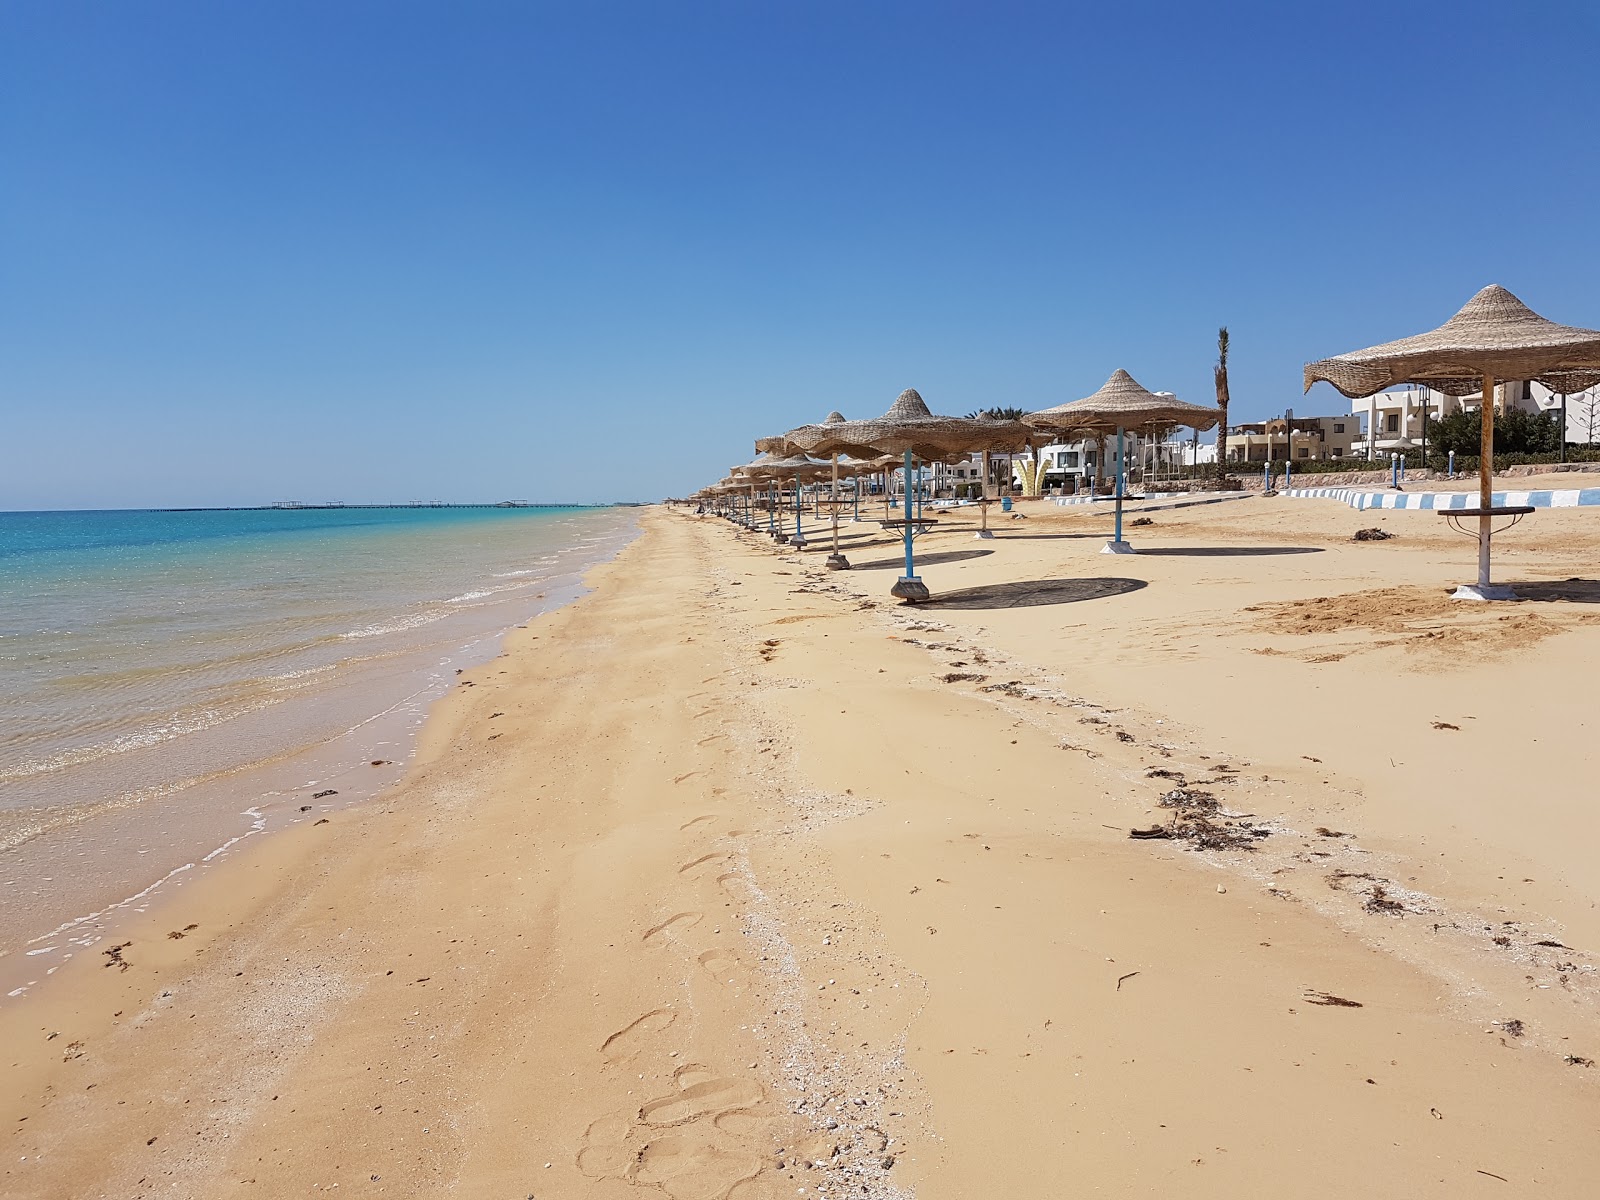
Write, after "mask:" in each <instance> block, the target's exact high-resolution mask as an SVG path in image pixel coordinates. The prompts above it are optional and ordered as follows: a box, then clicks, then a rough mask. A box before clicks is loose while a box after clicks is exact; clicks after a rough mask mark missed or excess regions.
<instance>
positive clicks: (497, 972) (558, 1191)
mask: <svg viewBox="0 0 1600 1200" xmlns="http://www.w3.org/2000/svg"><path fill="white" fill-rule="evenodd" d="M1022 509H1023V511H1024V512H1025V513H1026V516H1024V517H1022V518H1021V519H1018V520H1006V519H1001V518H1000V517H999V516H998V513H996V514H995V515H996V520H995V521H994V525H995V527H996V530H997V533H998V534H999V536H997V537H996V538H995V539H994V540H992V541H988V542H983V541H976V540H974V539H973V538H972V537H971V529H972V528H973V524H972V522H971V520H970V514H967V513H962V514H957V515H954V516H950V517H948V518H947V519H946V520H945V521H944V523H943V524H941V526H940V527H939V529H938V530H937V531H936V532H934V533H930V534H929V535H927V536H926V538H925V539H923V541H922V542H920V543H919V549H921V550H922V551H923V552H924V555H925V558H924V562H925V563H926V564H927V565H926V567H925V568H924V569H923V572H922V574H923V577H924V579H925V580H926V581H927V583H928V585H929V587H930V588H932V590H933V591H934V593H935V602H934V603H933V604H931V605H927V606H921V607H918V608H914V609H913V608H906V607H902V606H899V605H896V604H895V603H894V602H892V601H891V600H889V598H888V596H887V591H888V588H889V585H890V584H891V583H892V581H893V578H894V576H895V575H896V573H897V570H896V565H897V562H898V551H897V547H896V545H895V544H893V543H892V542H890V541H889V540H888V539H887V538H886V537H884V536H883V535H882V534H881V533H880V532H879V530H878V527H877V526H876V524H875V523H871V522H868V523H863V524H858V525H856V524H847V525H846V526H844V531H845V540H846V543H847V545H846V552H847V553H848V554H849V555H850V557H851V559H852V561H853V562H854V563H855V565H856V569H855V570H852V571H850V572H841V573H834V574H829V573H827V572H825V571H824V570H822V562H821V559H822V553H820V552H818V551H816V550H812V551H810V552H807V553H805V554H797V553H795V552H793V551H791V550H785V549H779V548H776V547H774V546H773V545H772V544H771V543H770V542H769V541H768V539H767V538H766V537H765V536H763V535H759V534H749V533H740V532H737V531H735V530H734V529H733V528H732V527H730V526H729V525H727V524H725V523H723V522H720V521H717V520H715V519H713V518H709V517H707V518H701V519H696V518H694V517H693V516H690V515H687V514H683V513H676V512H667V511H661V510H657V511H653V512H651V513H649V514H648V515H646V517H645V518H644V519H645V523H646V535H645V536H644V537H643V538H641V539H640V540H639V541H637V542H636V543H634V544H633V545H632V546H630V547H629V548H628V549H627V550H626V551H625V552H624V553H623V555H622V556H621V557H620V559H619V560H618V561H617V562H615V563H613V564H609V565H607V566H605V567H602V568H599V569H597V570H596V571H595V572H594V574H593V577H592V580H591V582H592V583H593V584H594V585H595V587H596V588H597V590H596V592H595V593H594V594H592V595H591V596H589V597H587V598H586V599H584V600H583V601H581V602H579V603H578V604H576V605H573V606H571V607H569V608H566V609H563V610H561V611H559V612H557V613H554V614H551V615H549V616H547V617H544V618H541V619H539V620H538V621H537V622H534V623H532V624H531V625H530V626H529V627H528V629H527V630H526V631H523V632H519V633H516V634H514V635H513V637H512V638H511V639H510V640H509V642H508V644H507V646H506V652H505V654H504V655H503V656H502V657H500V658H499V659H497V660H495V661H493V662H492V663H490V664H487V665H486V666H484V667H482V668H479V669H477V670H475V671H472V672H470V673H469V674H468V676H467V677H466V678H465V680H464V686H462V687H461V688H459V689H458V690H457V692H456V693H455V695H453V696H452V697H451V698H450V699H449V700H447V701H446V702H445V703H443V704H442V705H441V706H440V707H439V709H438V710H437V711H436V712H435V714H434V716H433V717H432V719H431V720H430V723H429V726H428V728H427V730H426V744H425V747H424V751H423V753H422V754H421V755H420V756H419V759H418V765H417V766H416V768H415V769H414V770H413V771H412V772H411V773H410V775H409V776H408V777H407V779H406V780H405V781H404V782H403V783H402V784H401V785H400V786H399V787H398V788H396V789H395V790H394V791H392V792H391V793H389V794H387V795H386V796H384V797H383V798H382V799H381V800H379V801H376V802H374V803H372V804H370V805H368V806H366V807H364V808H360V809H355V810H350V811H347V812H343V813H340V814H337V815H336V816H334V817H333V818H332V819H331V820H330V821H329V823H327V824H325V825H321V824H319V825H317V826H314V827H310V828H304V829H300V830H297V831H295V832H293V833H290V834H286V835H283V836H282V837H279V838H277V839H275V840H274V841H271V842H269V843H267V844H266V845H265V846H263V847H262V848H260V849H258V850H256V851H255V852H253V853H252V854H251V855H250V856H248V857H245V858H242V859H241V860H239V861H238V862H236V863H234V864H231V865H229V866H228V867H226V868H225V869H222V870H219V871H217V872H215V873H214V874H213V875H212V876H211V877H210V878H209V879H208V880H207V881H206V882H205V883H203V884H202V885H200V886H198V887H192V888H190V889H187V890H186V891H185V893H184V894H183V895H182V896H180V897H178V898H176V899H175V900H173V901H172V902H171V903H169V904H168V905H167V907H165V908H163V909H161V910H159V911H158V912H156V913H153V914H152V915H151V916H150V917H149V918H148V919H147V920H146V921H145V922H144V923H143V924H142V925H141V926H140V927H139V928H137V929H135V931H134V932H133V933H132V934H131V935H130V936H129V937H127V938H125V939H124V940H125V941H126V942H127V943H128V944H127V945H125V946H123V947H121V948H120V949H119V950H118V951H117V952H116V954H115V955H101V956H99V957H100V959H101V961H102V962H103V963H104V964H105V965H101V964H100V963H99V962H93V963H91V962H87V961H84V960H81V959H80V960H79V961H78V962H77V963H75V964H73V966H72V967H71V968H69V969H68V970H66V971H63V972H62V974H61V975H60V976H58V977H57V979H56V980H55V981H54V982H55V986H54V987H52V988H50V989H46V990H44V991H43V992H42V993H41V994H40V995H39V996H37V997H34V998H28V999H27V1000H25V1002H23V1003H21V1004H18V1005H15V1006H13V1007H11V1008H9V1009H6V1010H3V1011H0V1044H3V1045H4V1047H5V1062H6V1067H7V1076H6V1087H5V1089H4V1096H5V1104H4V1107H3V1109H0V1119H3V1120H4V1122H5V1129H6V1133H7V1137H8V1139H9V1140H8V1144H7V1150H8V1154H7V1156H6V1158H5V1160H4V1166H3V1169H0V1194H3V1195H4V1196H7V1197H30V1198H31V1197H74V1198H77V1197H97V1196H106V1197H117V1198H119V1200H120V1198H124V1197H141V1196H151V1197H154V1196H185V1197H187V1196H195V1197H200V1196H204V1197H213V1196H236V1195H237V1196H289V1195H297V1196H298V1195H310V1194H314V1193H315V1194H323V1193H326V1192H329V1191H331V1190H332V1189H334V1188H335V1187H337V1189H338V1191H339V1194H341V1195H355V1196H368V1195H372V1196H376V1195H386V1196H429V1197H431V1196H439V1195H444V1194H447V1193H450V1194H456V1195H462V1196H471V1197H479V1196H482V1197H514V1198H521V1197H537V1198H538V1200H553V1198H565V1197H592V1198H596V1200H637V1198H639V1197H650V1196H658V1197H659V1196H666V1197H671V1198H672V1200H691V1198H693V1200H712V1198H719V1197H728V1198H729V1200H755V1198H767V1197H774V1198H775V1197H792V1196H805V1197H847V1196H849V1197H886V1196H911V1195H915V1196H918V1197H923V1198H925V1200H933V1198H945V1197H948V1198H968V1197H990V1196H993V1197H1041V1198H1043V1197H1056V1196H1062V1195H1069V1194H1070V1195H1088V1194H1100V1195H1106V1196H1130V1197H1131V1196H1155V1195H1162V1196H1166V1195H1173V1196H1186V1197H1190V1196H1192V1197H1237V1196H1242V1195H1272V1196H1279V1197H1349V1196H1355V1195H1381V1196H1406V1197H1463V1196H1467V1197H1470V1196H1480V1195H1481V1196H1522V1195H1541V1196H1552V1197H1579V1196H1588V1195H1592V1194H1594V1186H1595V1185H1594V1179H1595V1178H1596V1177H1597V1171H1600V1138H1596V1136H1595V1131H1596V1124H1597V1121H1600V1091H1597V1088H1600V1069H1596V1068H1593V1067H1591V1066H1589V1065H1587V1060H1589V1059H1596V1060H1600V1019H1597V1009H1596V997H1597V995H1600V979H1597V976H1596V970H1595V967H1596V963H1597V961H1600V960H1597V959H1596V957H1595V956H1594V955H1592V954H1591V953H1590V948H1591V947H1596V948H1600V914H1597V911H1596V908H1595V904H1596V901H1597V900H1600V884H1597V882H1596V877H1595V875H1594V872H1593V870H1592V861H1593V857H1594V847H1595V846H1596V844H1597V840H1600V806H1596V805H1595V804H1594V803H1593V800H1594V797H1595V794H1596V785H1595V783H1594V780H1595V779H1596V778H1597V777H1600V774H1597V771H1596V766H1597V764H1596V752H1595V749H1594V746H1595V736H1594V735H1595V730H1594V729H1593V724H1594V712H1595V706H1594V702H1593V700H1592V699H1590V698H1589V697H1592V695H1593V681H1594V680H1595V679H1596V678H1597V677H1600V674H1597V672H1600V626H1597V624H1596V620H1597V618H1600V607H1596V605H1595V602H1596V601H1597V600H1600V584H1597V583H1595V582H1593V580H1594V579H1595V576H1596V571H1595V569H1594V566H1593V564H1594V562H1595V555H1596V551H1597V550H1600V512H1595V511H1592V510H1567V511H1555V512H1540V513H1538V514H1535V516H1533V517H1531V518H1529V520H1528V522H1526V523H1525V524H1524V525H1523V526H1522V527H1521V528H1520V529H1519V530H1518V531H1517V532H1516V533H1515V534H1512V535H1508V536H1507V537H1506V538H1504V539H1502V540H1501V542H1500V543H1499V544H1498V550H1499V553H1498V556H1497V560H1498V562H1499V564H1500V565H1501V568H1502V569H1501V570H1500V572H1499V575H1500V577H1502V578H1505V579H1507V580H1525V581H1529V582H1533V583H1538V584H1539V585H1540V587H1541V588H1542V590H1539V589H1533V590H1535V591H1537V593H1538V594H1539V595H1540V596H1541V599H1539V600H1535V601H1531V602H1528V603H1523V604H1518V605H1511V606H1482V607H1480V606H1472V605H1463V604H1452V603H1449V602H1446V601H1445V600H1444V599H1443V595H1444V592H1443V589H1444V588H1445V587H1446V585H1448V584H1451V583H1453V582H1456V581H1458V580H1459V579H1461V578H1464V577H1465V576H1466V574H1468V573H1469V572H1470V569H1471V566H1472V558H1473V551H1472V545H1471V543H1470V542H1469V541H1468V540H1467V539H1465V538H1461V537H1459V536H1457V535H1453V534H1450V533H1449V532H1448V531H1446V530H1444V529H1443V527H1442V520H1441V518H1439V517H1437V516H1435V515H1434V514H1429V513H1403V512H1389V513H1374V512H1367V513H1357V512H1354V511H1352V510H1350V509H1347V508H1344V507H1343V506H1340V505H1337V504H1334V503H1332V502H1326V501H1293V500H1287V499H1277V500H1274V499H1271V498H1266V499H1263V498H1252V499H1248V500H1242V501H1233V502H1229V503H1226V504H1222V505H1217V506H1214V507H1196V508H1188V509H1177V510H1160V511H1153V512H1151V513H1150V514H1149V516H1150V519H1151V521H1152V522H1153V524H1151V525H1149V526H1140V527H1133V528H1130V530H1129V535H1130V537H1132V538H1133V539H1134V540H1135V543H1136V545H1138V546H1139V547H1140V548H1141V550H1143V551H1145V552H1144V553H1141V554H1140V555H1138V556H1131V557H1121V558H1116V557H1110V556H1105V557H1102V556H1100V555H1098V554H1097V553H1096V551H1097V550H1098V549H1099V546H1100V544H1101V541H1102V540H1103V538H1104V536H1105V533H1106V528H1107V525H1108V522H1109V514H1108V513H1106V512H1104V511H1092V512H1090V511H1083V510H1069V509H1056V508H1054V507H1048V508H1047V507H1046V506H1044V505H1039V504H1030V505H1024V506H1022ZM1134 515H1137V514H1134ZM1372 525H1378V526H1381V527H1383V528H1385V529H1388V530H1390V531H1391V532H1393V533H1395V534H1397V536H1396V537H1395V538H1394V539H1393V540H1390V541H1385V542H1376V543H1354V542H1352V541H1351V540H1350V538H1351V535H1352V534H1353V533H1354V531H1355V530H1356V529H1358V528H1362V527H1366V526H1372ZM813 544H814V545H815V546H821V545H822V542H821V541H820V540H819V541H817V542H815V543H813ZM1162 551H1168V553H1162ZM1570 578H1576V579H1577V580H1578V581H1579V582H1567V581H1568V580H1569V579H1570ZM1585 580H1587V581H1589V582H1583V581H1585ZM466 684H470V685H471V686H466ZM1163 798H1165V802H1163ZM1156 827H1159V828H1160V829H1161V830H1162V831H1166V832H1172V833H1175V834H1178V835H1179V836H1177V837H1174V838H1152V839H1150V840H1135V839H1131V838H1130V837H1129V831H1130V830H1132V829H1135V828H1138V829H1151V828H1156ZM177 934H183V936H182V937H177V936H175V935H177ZM108 949H109V948H108ZM124 967H125V969H124Z"/></svg>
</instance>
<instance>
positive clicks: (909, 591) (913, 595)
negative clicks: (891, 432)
mask: <svg viewBox="0 0 1600 1200" xmlns="http://www.w3.org/2000/svg"><path fill="white" fill-rule="evenodd" d="M905 472H906V499H905V512H906V519H905V523H904V524H903V525H902V526H901V528H902V529H903V530H904V531H905V540H906V573H905V574H904V575H903V576H901V577H900V578H899V579H898V580H896V581H895V585H894V586H893V587H892V588H890V589H889V594H890V595H891V596H898V597H900V599H902V600H905V601H907V602H908V603H911V604H915V603H917V602H918V601H919V600H926V599H927V598H928V589H927V586H926V585H925V584H924V583H923V582H922V580H920V579H918V578H917V564H916V558H915V556H914V554H913V553H912V549H911V539H912V538H913V537H914V536H915V532H914V530H913V529H912V521H911V451H909V450H907V451H906V463H905Z"/></svg>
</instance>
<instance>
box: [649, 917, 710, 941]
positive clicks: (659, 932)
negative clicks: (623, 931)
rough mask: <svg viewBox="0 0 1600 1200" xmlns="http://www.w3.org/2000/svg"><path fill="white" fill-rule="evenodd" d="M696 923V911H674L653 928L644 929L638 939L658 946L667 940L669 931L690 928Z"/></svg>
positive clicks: (698, 918) (698, 919) (698, 922)
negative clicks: (642, 934)
mask: <svg viewBox="0 0 1600 1200" xmlns="http://www.w3.org/2000/svg"><path fill="white" fill-rule="evenodd" d="M698 924H700V914H699V913H697V912H681V913H674V914H673V915H672V916H670V917H668V918H667V919H666V920H665V921H663V922H661V924H659V925H657V926H656V927H655V928H653V929H647V930H645V933H644V936H643V937H642V938H640V939H639V940H640V941H641V942H643V943H644V944H645V945H646V946H659V945H660V944H661V943H662V942H664V941H666V940H667V935H668V934H669V933H674V932H678V931H681V930H684V929H691V928H693V927H694V926H696V925H698Z"/></svg>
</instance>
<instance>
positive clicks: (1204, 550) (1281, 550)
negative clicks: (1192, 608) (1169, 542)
mask: <svg viewBox="0 0 1600 1200" xmlns="http://www.w3.org/2000/svg"><path fill="white" fill-rule="evenodd" d="M1323 550H1324V547H1322V546H1154V547H1150V548H1147V549H1144V550H1140V551H1138V552H1137V553H1139V554H1147V555H1148V554H1166V555H1170V556H1173V557H1182V558H1249V557H1254V556H1259V555H1268V554H1321V553H1322V552H1323Z"/></svg>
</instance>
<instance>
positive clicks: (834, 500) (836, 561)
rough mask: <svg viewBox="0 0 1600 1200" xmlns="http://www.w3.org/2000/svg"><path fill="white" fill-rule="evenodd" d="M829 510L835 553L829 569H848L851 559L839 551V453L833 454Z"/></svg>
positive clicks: (829, 559)
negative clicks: (831, 515)
mask: <svg viewBox="0 0 1600 1200" xmlns="http://www.w3.org/2000/svg"><path fill="white" fill-rule="evenodd" d="M828 510H829V512H831V513H832V514H833V553H832V554H830V555H828V570H830V571H848V570H849V569H850V560H849V559H847V558H846V557H845V556H844V555H842V554H840V553H839V455H838V454H837V453H835V454H834V456H833V483H832V485H831V487H830V488H829V491H828Z"/></svg>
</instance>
